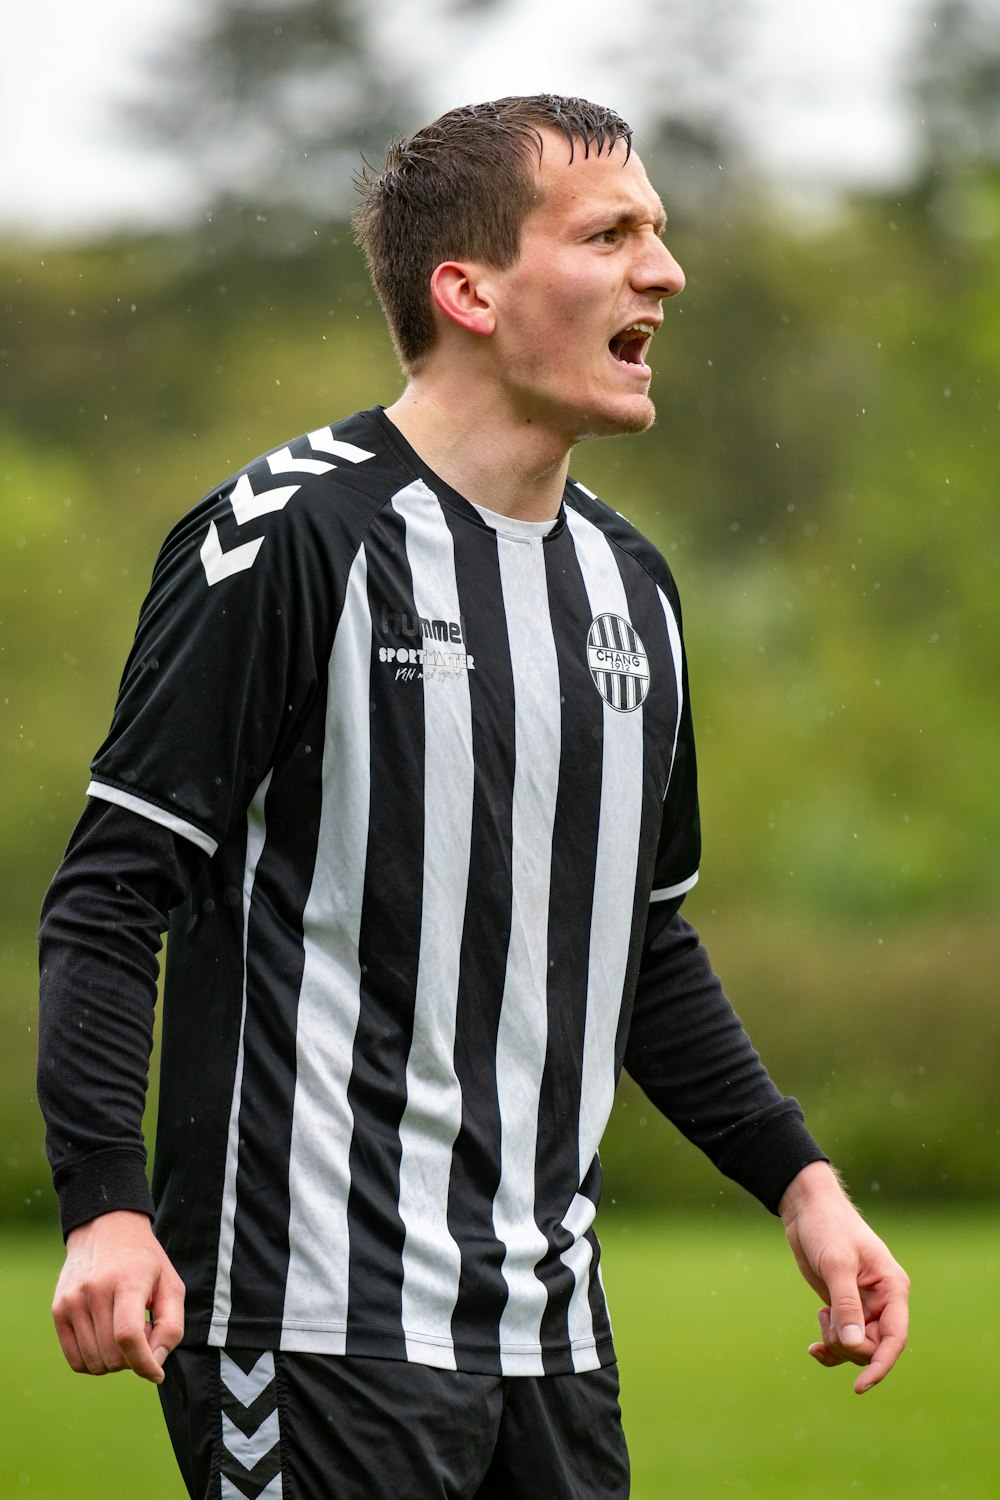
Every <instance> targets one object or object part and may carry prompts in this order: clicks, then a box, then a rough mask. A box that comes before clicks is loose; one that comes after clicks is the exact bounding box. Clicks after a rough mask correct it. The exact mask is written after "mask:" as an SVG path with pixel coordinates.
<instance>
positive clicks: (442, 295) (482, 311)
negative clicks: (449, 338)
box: [431, 260, 497, 338]
mask: <svg viewBox="0 0 1000 1500" xmlns="http://www.w3.org/2000/svg"><path fill="white" fill-rule="evenodd" d="M431 297H432V298H433V300H434V303H435V305H436V306H437V307H438V308H439V309H440V310H441V312H442V313H444V315H445V317H446V318H448V319H449V320H450V321H451V322H452V323H457V324H458V326H459V328H465V329H467V330H468V332H469V333H475V334H478V335H479V336H480V337H481V338H485V337H488V336H489V335H490V334H491V333H492V332H493V330H494V329H495V328H496V321H497V320H496V312H495V311H494V308H493V302H492V299H491V298H490V296H489V293H488V292H487V291H486V288H485V286H484V285H483V284H482V283H481V281H480V278H479V268H478V267H477V266H475V265H471V264H469V265H462V264H461V263H460V262H458V261H453V260H448V261H444V262H443V263H442V264H441V265H440V266H435V268H434V272H433V274H432V276H431Z"/></svg>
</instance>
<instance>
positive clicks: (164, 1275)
mask: <svg viewBox="0 0 1000 1500" xmlns="http://www.w3.org/2000/svg"><path fill="white" fill-rule="evenodd" d="M149 1315H150V1321H149V1323H148V1324H147V1328H146V1337H147V1339H148V1341H149V1346H150V1348H151V1349H152V1351H153V1358H154V1359H155V1360H156V1362H157V1364H159V1365H162V1364H163V1362H164V1360H165V1359H166V1358H167V1355H168V1354H170V1352H171V1351H172V1350H173V1349H174V1348H175V1347H176V1346H177V1345H178V1344H179V1343H180V1341H181V1339H182V1338H183V1337H184V1283H183V1282H182V1281H181V1279H180V1277H179V1276H178V1275H177V1273H176V1271H175V1270H174V1268H173V1266H171V1265H170V1264H169V1262H168V1263H167V1264H166V1265H165V1266H164V1267H163V1270H162V1271H161V1274H160V1277H159V1280H158V1281H157V1284H156V1289H155V1291H154V1294H153V1297H152V1299H151V1300H150V1305H149Z"/></svg>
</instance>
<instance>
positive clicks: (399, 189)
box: [40, 96, 907, 1500]
mask: <svg viewBox="0 0 1000 1500" xmlns="http://www.w3.org/2000/svg"><path fill="white" fill-rule="evenodd" d="M361 187H362V196H363V202H362V205H361V208H360V210H359V212H358V215H357V220H356V227H357V236H358V240H359V242H360V244H361V245H362V246H363V248H364V250H365V253H366V255H367V257H368V262H369V265H370V268H371V274H372V278H373V280H374V284H375V288H376V290H377V292H378V295H379V298H380V300H381V302H382V305H383V307H384V309H385V313H386V317H387V319H388V322H389V326H390V329H391V331H392V335H393V338H394V340H395V344H396V347H397V350H398V353H399V358H400V362H401V364H402V367H403V371H404V373H405V376H406V386H405V389H404V391H403V393H402V395H401V396H400V397H399V399H398V400H397V401H395V403H394V404H393V405H391V406H389V407H387V408H385V409H383V408H381V407H375V408H374V409H372V410H370V411H363V412H359V413H357V414H355V415H354V416H349V417H347V418H346V419H344V420H341V421H336V422H334V423H333V424H332V425H330V426H318V427H316V428H314V429H313V430H312V431H310V432H309V433H308V434H306V435H305V436H303V437H300V438H297V439H294V440H293V441H291V442H289V443H288V444H287V445H285V446H282V447H279V448H277V449H275V450H273V451H272V452H270V453H268V454H267V455H266V456H265V457H263V458H261V459H258V460H257V461H255V462H254V463H252V464H250V465H249V466H248V467H247V468H245V469H243V470H242V471H241V472H240V473H239V474H238V475H237V476H236V477H235V478H233V479H230V480H228V481H227V482H226V483H225V484H223V485H221V486H220V487H219V488H217V489H214V490H213V491H212V492H211V493H210V494H209V495H208V496H207V497H206V498H205V499H204V500H203V501H202V502H201V503H200V504H199V505H197V506H196V507H195V508H194V510H192V511H190V512H189V513H188V515H186V516H185V517H184V519H183V520H181V521H180V522H179V523H178V524H177V526H176V527H175V528H174V530H173V531H172V532H171V534H170V535H169V537H168V538H167V541H166V543H165V544H164V547H163V549H162V551H161V553H160V556H159V559H158V561H157V564H156V568H155V571H154V574H153V581H152V586H151V589H150V593H149V595H148V598H147V599H146V602H145V604H144V605H143V608H142V612H141V614H140V617H139V625H138V631H137V634H136V639H135V644H134V647H133V650H132V653H131V655H130V657H129V660H128V663H127V666H126V668H125V673H124V677H123V680H122V686H121V691H120V695H119V699H118V704H117V708H116V711H115V715H114V720H113V723H112V725H111V730H110V733H109V735H108V738H107V740H106V741H105V743H104V745H103V746H102V748H101V749H100V751H99V752H98V754H97V757H96V759H95V760H94V762H93V767H92V774H93V779H92V781H91V784H90V787H89V794H90V801H89V803H88V806H87V809H86V811H85V813H84V815H83V818H82V820H81V822H80V824H79V826H78V828H77V830H76V832H75V834H74V836H73V839H72V842H71V844H70V847H69V850H68V852H67V855H66V859H65V861H64V863H63V865H62V866H61V868H60V871H59V872H58V874H57V876H56V879H55V881H54V883H53V885H52V888H51V890H50V892H49V895H48V898H47V901H46V906H45V911H44V914H43V924H42V1026H41V1059H40V1097H41V1100H42V1104H43V1108H44V1111H45V1114H46V1118H47V1122H48V1146H49V1153H50V1157H51V1161H52V1166H53V1171H54V1177H55V1183H56V1187H57V1190H58V1193H59V1198H60V1203H61V1209H62V1222H63V1229H64V1232H65V1234H66V1236H67V1258H66V1264H65V1267H64V1270H63V1273H62V1276H61V1278H60V1282H59V1286H58V1289H57V1293H56V1300H55V1309H54V1311H55V1320H56V1326H57V1329H58V1332H59V1337H60V1340H61V1343H62V1347H63V1350H64V1352H65V1355H66V1358H67V1359H68V1361H69V1363H70V1364H71V1365H72V1367H73V1368H74V1369H75V1370H79V1371H89V1372H91V1373H92V1374H101V1373H104V1372H105V1371H109V1370H120V1369H124V1368H126V1367H128V1366H130V1367H131V1368H132V1369H134V1370H135V1371H136V1372H137V1373H138V1374H139V1375H142V1376H145V1377H146V1378H147V1379H150V1380H153V1381H155V1382H157V1383H158V1384H160V1386H161V1395H162V1400H163V1405H164V1410H165V1413H166V1418H167V1423H168V1426H169V1430H170V1435H171V1439H172V1441H173V1444H174V1448H175V1451H176V1454H177V1458H178V1462H179V1464H180V1467H181V1470H182V1472H183V1475H184V1479H185V1482H186V1484H187V1486H188V1489H189V1491H190V1493H191V1495H192V1496H198V1497H206V1500H207V1497H209V1496H211V1497H219V1496H222V1497H236V1496H245V1497H253V1496H256V1495H266V1496H278V1495H282V1494H285V1495H286V1497H287V1496H290V1495H294V1496H296V1497H303V1500H304V1497H321V1496H327V1495H329V1496H331V1497H334V1496H335V1497H336V1500H401V1497H412V1500H431V1497H448V1500H459V1497H473V1496H478V1497H480V1500H485V1497H497V1500H499V1497H504V1500H510V1497H519V1500H527V1497H537V1500H553V1497H566V1500H584V1497H590V1500H617V1497H623V1496H625V1495H626V1494H627V1493H628V1460H627V1455H626V1451H625V1444H624V1440H623V1437H622V1432H621V1423H620V1415H619V1409H618V1383H617V1374H616V1368H615V1356H614V1350H613V1346H612V1339H611V1330H610V1326H609V1322H608V1315H607V1310H606V1307H605V1301H604V1292H603V1288H602V1284H601V1279H600V1276H599V1274H598V1262H599V1256H600V1250H599V1246H598V1241H597V1238H596V1235H595V1232H594V1219H595V1215H596V1212H597V1205H598V1201H599V1197H600V1181H601V1172H600V1163H599V1159H598V1147H599V1145H600V1141H601V1136H602V1134H603V1131H604V1128H605V1125H606V1124H607V1120H608V1116H609V1113H610V1110H611V1106H612V1099H613V1096H614V1090H615V1083H616V1080H617V1078H618V1075H619V1072H620V1070H621V1068H622V1067H623V1066H624V1067H625V1068H627V1070H628V1071H629V1073H630V1074H631V1075H632V1077H633V1078H635V1079H636V1080H637V1082H638V1083H639V1084H640V1085H641V1086H642V1088H643V1089H644V1090H645V1091H646V1093H647V1094H648V1096H649V1097H650V1099H652V1100H653V1102H654V1103H655V1104H656V1105H657V1106H658V1107H659V1108H660V1109H661V1110H663V1111H664V1113H665V1114H667V1115H668V1116H669V1117H670V1119H672V1120H673V1121H674V1122H675V1123H676V1124H677V1126H678V1127H679V1128H680V1129H681V1130H682V1131H683V1132H684V1133H685V1135H687V1136H688V1137H689V1138H690V1139H691V1140H693V1141H695V1142H696V1143H697V1144H698V1145H699V1146H700V1147H701V1148H702V1149H703V1150H704V1151H706V1152H707V1153H708V1155H709V1156H710V1157H711V1158H712V1160H713V1161H714V1162H715V1163H716V1164H717V1166H718V1167H719V1168H720V1169H721V1170H722V1171H723V1172H725V1173H726V1174H727V1175H728V1176H730V1177H732V1178H733V1179H734V1180H736V1181H737V1182H739V1183H741V1184H742V1185H743V1186H745V1187H746V1188H747V1189H749V1190H750V1192H752V1193H754V1194H755V1195H756V1196H757V1197H758V1198H759V1199H760V1200H761V1201H762V1203H763V1204H764V1205H765V1206H766V1207H767V1208H769V1209H770V1210H772V1211H774V1212H777V1213H780V1215H781V1216H782V1218H783V1219H784V1221H785V1227H786V1231H787V1234H788V1237H789V1240H790V1243H791V1246H792V1249H793V1252H794V1254H795V1258H796V1260H797V1262H798V1264H799V1268H800V1270H801V1271H802V1273H803V1275H804V1276H805V1277H806V1279H807V1281H808V1282H809V1283H810V1285H811V1286H812V1287H813V1288H814V1289H815V1290H816V1292H817V1293H818V1295H819V1298H820V1300H821V1303H822V1309H821V1311H820V1323H821V1328H822V1335H823V1336H822V1339H821V1340H820V1341H818V1342H817V1343H816V1344H814V1345H813V1346H812V1351H811V1352H812V1353H813V1354H814V1355H815V1357H816V1358H817V1359H818V1360H819V1361H820V1363H822V1364H826V1365H835V1364H838V1363H840V1362H842V1361H853V1362H854V1363H856V1364H858V1365H860V1366H862V1372H861V1374H860V1375H859V1377H858V1378H857V1383H856V1387H855V1388H856V1389H857V1390H858V1391H864V1390H867V1389H869V1388H870V1387H871V1386H873V1385H875V1384H876V1382H878V1381H879V1380H881V1379H882V1378H883V1376H884V1375H885V1374H886V1373H887V1371H888V1370H889V1369H890V1368H891V1366H892V1365H893V1363H894V1361H895V1360H896V1358H897V1357H898V1355H899V1353H900V1352H901V1350H902V1348H903V1345H904V1343H905V1338H906V1295H907V1283H906V1277H905V1275H904V1274H903V1272H902V1270H901V1269H900V1267H899V1266H898V1265H897V1264H896V1262H895V1261H894V1260H893V1258H892V1256H891V1255H890V1254H889V1252H888V1250H887V1249H886V1248H885V1246H884V1245H883V1244H882V1242H881V1241H880V1240H879V1239H878V1238H877V1237H876V1236H875V1235H874V1234H873V1233H872V1231H871V1230H870V1229H869V1228H868V1226H867V1225H866V1224H865V1223H864V1222H863V1220H862V1219H861V1218H860V1216H859V1215H858V1214H857V1212H856V1211H855V1210H854V1208H853V1207H852V1206H851V1204H850V1203H849V1201H848V1199H847V1198H846V1196H845V1195H844V1193H843V1191H842V1190H841V1188H840V1186H839V1183H838V1180H837V1178H836V1176H835V1174H834V1172H833V1170H832V1168H831V1167H830V1165H829V1164H828V1162H827V1159H826V1158H825V1157H824V1155H823V1153H822V1151H821V1150H820V1148H819V1147H818V1146H817V1145H816V1144H815V1142H814V1141H813V1140H812V1138H811V1136H810V1135H809V1134H808V1133H807V1131H806V1129H805V1126H804V1124H803V1121H802V1116H801V1112H800V1110H799V1108H798V1105H797V1103H796V1102H795V1100H794V1099H790V1098H787V1097H785V1096H783V1095H782V1094H781V1093H780V1092H779V1091H778V1090H777V1088H776V1087H775V1086H774V1084H773V1083H772V1082H771V1080H770V1078H769V1076H768V1074H767V1072H766V1071H765V1069H764V1067H763V1065H762V1064H761V1062H760V1060H759V1058H758V1056H757V1054H756V1052H755V1051H754V1050H753V1048H752V1046H751V1044H750V1042H749V1040H748V1039H747V1036H746V1034H745V1033H744V1031H743V1029H742V1028H741V1026H740V1023H739V1021H738V1020H737V1018H736V1016H735V1015H734V1013H733V1010H732V1008H731V1006H730V1004H729V1001H728V1000H727V998H726V996H725V994H724V993H723V990H722V988H721V986H720V984H719V981H718V980H717V979H716V977H715V975H714V974H713V972H712V969H711V967H710V965H709V963H708V960H707V958H706V956H705V953H704V950H703V949H702V947H701V946H700V944H699V941H698V937H697V935H696V934H695V932H694V931H693V930H692V928H691V927H690V926H689V925H688V924H687V923H686V922H685V920H684V918H683V917H682V916H681V915H680V907H681V903H682V901H683V899H684V895H685V893H686V892H687V891H688V890H690V888H691V887H692V886H693V885H694V883H695V881H696V879H697V875H698V860H699V834H698V805H697V795H696V777H695V755H694V743H693V737H692V727H691V710H690V705H689V700H688V692H687V678H686V671H685V665H684V653H683V645H682V639H681V617H680V607H679V603H678V598H677V591H676V588H675V585H674V581H673V579H672V577H671V575H670V572H669V570H668V568H667V566H666V564H665V562H664V560H663V558H662V557H661V556H660V554H659V553H658V552H657V550H656V549H655V548H654V547H653V546H652V545H651V544H650V543H649V542H648V541H646V540H645V539H644V538H643V537H642V536H641V535H640V534H639V533H638V532H637V531H636V530H635V529H634V528H633V527H632V526H631V525H630V524H629V523H628V521H626V520H624V519H623V518H622V516H621V515H619V514H618V513H617V512H616V511H615V510H613V509H609V508H608V507H607V506H606V505H604V504H602V502H601V501H600V500H598V499H597V498H596V497H595V496H594V495H592V494H591V493H590V492H589V491H588V490H587V489H585V488H584V487H583V486H582V485H580V484H577V483H575V482H574V481H573V480H571V479H570V478H569V477H568V465H569V456H570V453H571V450H572V448H573V446H574V444H576V443H577V442H579V441H580V440H581V439H583V438H589V437H602V436H608V435H612V434H615V433H622V432H640V431H642V430H644V429H645V428H647V427H649V425H650V424H651V422H652V421H653V404H652V402H651V400H650V396H649V386H650V380H651V375H652V372H651V370H650V366H649V364H648V362H647V361H648V358H649V350H650V345H651V343H652V342H653V340H654V338H655V336H656V333H657V330H658V329H659V327H660V323H661V321H662V317H663V312H662V304H663V302H664V300H665V299H667V298H669V297H674V296H676V295H677V294H678V293H679V292H680V291H681V289H682V287H683V285H684V277H683V273H682V271H681V268H680V266H679V265H678V264H677V262H676V261H675V260H674V258H673V256H672V255H671V253H670V251H669V250H668V249H667V247H666V245H665V244H664V242H663V238H662V235H663V228H664V223H665V215H664V212H663V206H662V204H661V202H660V199H659V197H658V196H657V194H656V192H655V191H654V190H653V188H652V187H651V185H650V183H649V180H648V178H647V176H646V173H645V171H644V169H643V167H642V164H641V163H640V161H639V159H638V158H637V156H636V155H635V154H634V153H633V152H632V151H631V134H630V131H629V127H628V126H627V125H626V124H625V122H624V121H623V120H622V119H620V118H619V117H618V116H617V115H616V114H615V113H614V112H612V111H610V110H608V109H604V108H600V107H598V106H596V105H593V104H589V103H587V102H585V101H582V100H579V99H566V98H559V97H554V96H541V97H536V98H511V99H501V100H499V101H497V102H495V103H491V104H484V105H478V106H472V107H468V108H461V109H456V110H453V111H451V112H450V113H449V114H446V115H444V116H443V117H442V118H441V119H439V120H437V121H436V122H435V123H434V124H433V125H430V126H428V127H427V128H426V129H424V130H422V131H420V132H419V133H418V134H417V135H415V136H414V137H413V138H412V139H410V140H408V141H405V142H396V143H394V144H393V145H392V146H391V147H390V150H389V155H388V160H387V163H386V166H385V170H384V171H383V172H382V173H381V174H379V175H375V174H368V175H367V176H366V177H365V180H364V181H363V183H362V185H361ZM168 926H169V933H170V941H169V951H168V960H167V974H166V992H165V999H164V1031H163V1057H162V1069H161V1077H162V1083H161V1096H160V1109H159V1126H158V1135H157V1146H156V1157H155V1168H154V1173H153V1182H152V1191H150V1188H149V1186H148V1185H147V1181H146V1176H145V1157H144V1151H143V1140H142V1133H141V1120H142V1112H143V1105H144V1099H145V1086H146V1076H147V1068H148V1061H149V1051H150V1045H151V1035H152V1018H153V1006H154V998H155V988H156V978H157V962H156V953H157V951H158V948H159V944H160V934H161V933H162V931H163V930H164V929H166V928H167V927H168ZM147 1314H148V1317H147Z"/></svg>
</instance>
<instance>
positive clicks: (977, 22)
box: [914, 0, 1000, 172]
mask: <svg viewBox="0 0 1000 1500" xmlns="http://www.w3.org/2000/svg"><path fill="white" fill-rule="evenodd" d="M914 94H915V98H916V100H917V103H918V105H919V108H920V114H921V119H922V123H923V126H924V141H925V151H926V156H927V162H928V165H929V167H930V169H931V170H932V171H936V172H942V171H948V170H950V169H952V168H954V167H955V166H956V165H957V164H963V165H966V164H970V163H978V164H980V165H986V164H988V165H993V166H996V165H1000V8H998V7H997V4H996V0H938V3H937V4H936V5H934V6H933V8H932V10H931V12H930V15H929V17H928V21H927V25H926V27H925V29H924V32H923V36H922V38H921V44H920V49H919V53H918V58H917V65H916V69H915V77H914Z"/></svg>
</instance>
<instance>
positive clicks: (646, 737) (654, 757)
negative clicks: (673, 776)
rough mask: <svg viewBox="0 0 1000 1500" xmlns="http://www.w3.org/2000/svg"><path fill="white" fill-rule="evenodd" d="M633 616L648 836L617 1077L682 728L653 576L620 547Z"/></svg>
mask: <svg viewBox="0 0 1000 1500" xmlns="http://www.w3.org/2000/svg"><path fill="white" fill-rule="evenodd" d="M615 557H616V559H617V562H618V570H619V572H620V574H621V578H622V585H623V587H624V589H625V597H626V599H627V600H628V608H629V615H630V616H631V619H632V623H633V625H634V626H635V629H636V633H637V634H638V636H639V638H640V640H641V641H642V643H643V646H644V647H645V650H646V669H647V671H648V673H649V678H648V687H647V691H646V695H645V697H644V699H643V701H642V715H643V808H642V825H641V828H642V832H641V837H640V844H639V850H638V858H637V861H636V887H635V889H636V894H635V899H634V903H633V913H632V933H631V939H630V946H629V963H628V970H627V973H626V978H625V997H626V1003H625V1005H624V1006H623V1008H622V1015H621V1019H620V1021H619V1026H618V1035H617V1038H616V1047H615V1074H616V1076H617V1074H618V1071H619V1069H620V1067H621V1060H622V1057H623V1056H624V1049H625V1040H626V1037H627V1034H628V1024H629V1021H630V1019H631V1012H632V1006H631V999H632V996H633V994H634V992H635V984H636V979H637V977H638V973H639V959H640V957H641V953H642V937H643V933H644V931H645V927H646V917H647V914H648V900H649V890H650V886H651V883H652V878H653V868H654V864H655V860H656V847H657V842H658V837H659V832H660V824H661V820H662V817H663V787H664V786H665V784H666V780H667V775H668V772H669V763H670V755H671V751H672V748H673V743H674V734H675V729H676V724H677V711H678V704H677V678H676V674H675V670H674V660H673V653H672V651H671V648H670V637H669V634H668V632H667V622H666V619H665V618H664V614H663V607H662V604H661V603H660V599H659V596H658V595H657V593H656V591H655V589H653V588H651V587H650V581H649V577H648V574H647V573H646V572H645V570H644V569H643V568H642V567H641V565H640V564H639V563H638V562H637V561H636V560H635V559H634V558H633V557H631V556H630V555H629V554H628V553H626V552H623V551H622V550H621V549H619V548H615Z"/></svg>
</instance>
